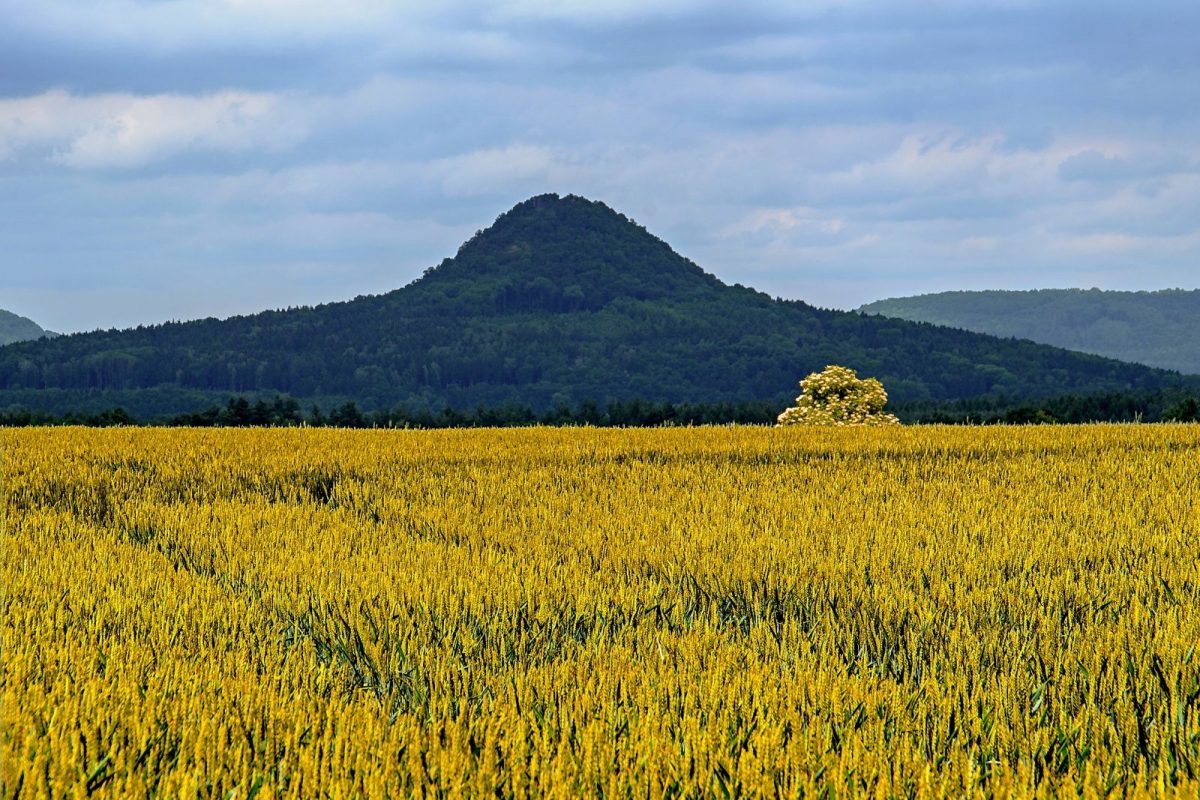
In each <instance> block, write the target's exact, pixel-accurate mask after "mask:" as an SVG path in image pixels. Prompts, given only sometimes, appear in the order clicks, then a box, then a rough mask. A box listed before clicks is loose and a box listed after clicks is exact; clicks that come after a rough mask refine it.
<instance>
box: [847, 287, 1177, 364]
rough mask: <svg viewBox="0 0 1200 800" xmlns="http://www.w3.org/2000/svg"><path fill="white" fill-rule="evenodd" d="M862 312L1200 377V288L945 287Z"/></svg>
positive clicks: (885, 301) (868, 308)
mask: <svg viewBox="0 0 1200 800" xmlns="http://www.w3.org/2000/svg"><path fill="white" fill-rule="evenodd" d="M859 311H861V312H863V313H866V314H881V315H883V316H885V317H895V318H898V319H906V320H914V321H920V322H932V323H934V324H936V325H949V326H951V327H955V328H961V329H963V330H968V331H977V332H979V333H989V334H992V335H994V336H1016V337H1019V338H1022V339H1029V340H1031V341H1034V342H1041V343H1043V344H1050V345H1054V346H1056V347H1064V348H1066V349H1068V350H1078V351H1080V352H1083V353H1094V354H1096V355H1101V356H1108V357H1109V358H1116V359H1120V360H1121V361H1133V362H1137V363H1140V364H1148V365H1150V366H1153V367H1161V368H1163V369H1173V370H1178V371H1180V372H1183V373H1188V374H1193V375H1196V374H1200V290H1191V291H1188V290H1183V289H1164V290H1161V291H1155V292H1116V291H1102V290H1100V289H1087V290H1085V289H1038V290H1034V291H982V292H941V293H938V294H924V295H917V296H914V297H898V298H892V299H888V300H880V301H878V302H875V303H868V304H867V305H865V306H863V307H861V308H860V309H859Z"/></svg>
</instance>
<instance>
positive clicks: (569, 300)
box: [0, 194, 1179, 418]
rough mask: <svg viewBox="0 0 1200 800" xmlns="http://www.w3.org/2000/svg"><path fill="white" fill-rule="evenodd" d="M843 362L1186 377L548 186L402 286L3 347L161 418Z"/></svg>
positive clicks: (508, 396)
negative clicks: (777, 276) (866, 300)
mask: <svg viewBox="0 0 1200 800" xmlns="http://www.w3.org/2000/svg"><path fill="white" fill-rule="evenodd" d="M827 364H843V365H846V366H849V367H852V368H854V369H857V370H858V371H859V373H860V374H862V375H864V376H874V377H878V378H879V379H881V380H882V381H883V382H884V385H885V386H886V387H887V389H888V391H889V393H890V394H891V396H892V397H893V399H895V400H898V401H926V400H929V401H941V400H952V399H962V398H974V397H979V396H981V395H988V394H991V395H996V394H999V395H1004V396H1007V397H1047V396H1052V395H1061V394H1064V393H1070V392H1077V393H1089V392H1115V391H1125V390H1128V389H1135V388H1136V389H1154V388H1158V387H1162V386H1167V385H1173V384H1175V383H1176V382H1178V381H1179V376H1178V375H1175V374H1173V373H1168V372H1164V371H1160V370H1154V369H1150V368H1148V367H1143V366H1137V365H1131V364H1124V363H1120V362H1117V361H1112V360H1108V359H1103V358H1099V357H1096V356H1089V355H1081V354H1078V353H1070V352H1067V351H1064V350H1059V349H1055V348H1052V347H1047V346H1043V345H1035V344H1031V343H1028V342H1016V341H1011V340H1001V339H996V338H993V337H989V336H984V335H981V334H976V333H966V332H962V331H955V330H950V329H947V328H938V327H934V326H931V325H924V324H917V323H911V322H903V321H898V320H885V319H878V318H873V317H866V316H862V315H860V314H855V313H851V312H844V311H827V310H821V309H817V308H814V307H812V306H810V305H807V304H805V303H802V302H796V301H782V300H775V299H772V298H770V297H768V296H767V295H765V294H762V293H761V292H757V291H754V290H753V289H749V288H746V287H742V286H729V285H726V284H725V283H722V282H721V281H720V280H718V279H717V278H716V277H714V276H713V275H711V274H708V273H706V272H704V270H702V269H701V268H700V267H698V266H697V265H696V264H694V263H693V262H691V261H689V260H688V259H686V258H684V257H682V256H680V255H679V254H677V253H676V252H675V251H674V250H672V249H671V248H670V246H669V245H667V244H666V242H664V241H662V240H661V239H659V238H657V237H655V236H653V235H652V234H650V233H649V232H647V231H646V229H645V228H643V227H641V226H640V225H638V224H636V223H634V222H633V221H632V220H630V219H628V218H627V217H625V216H623V215H621V214H619V213H617V212H615V211H613V210H612V209H611V208H609V207H608V206H606V205H604V204H603V203H599V202H595V201H591V200H587V199H585V198H582V197H576V196H566V197H559V196H558V195H553V194H547V195H540V196H538V197H534V198H531V199H529V200H526V201H524V202H522V203H519V204H517V205H516V206H515V207H513V208H512V209H511V210H509V211H507V212H505V213H503V214H501V215H500V216H499V217H498V218H497V219H496V221H495V223H494V224H493V225H491V226H490V227H489V228H487V229H486V230H483V231H480V232H479V233H477V234H476V235H475V236H473V237H472V238H471V239H470V240H469V241H467V242H466V243H464V244H463V245H462V246H461V247H460V248H459V249H458V252H457V254H456V255H455V256H454V257H453V258H448V259H446V260H444V261H442V262H441V263H440V264H439V265H437V266H436V267H434V268H431V269H429V270H427V271H426V273H425V274H424V275H423V276H422V277H421V278H419V279H418V280H416V281H414V282H412V283H411V284H409V285H408V286H405V287H404V288H402V289H397V290H395V291H392V292H388V293H387V294H383V295H377V296H370V297H359V298H357V299H355V300H351V301H348V302H339V303H330V304H327V305H322V306H317V307H315V308H299V309H289V310H286V311H265V312H262V313H259V314H253V315H250V316H243V317H233V318H230V319H227V320H216V319H206V320H198V321H194V322H184V323H170V324H165V325H155V326H148V327H141V328H137V329H134V330H126V331H97V332H94V333H86V334H75V335H71V336H66V337H62V338H59V339H55V340H52V341H40V342H27V343H20V344H13V345H9V346H7V347H4V348H0V408H5V407H12V406H21V407H26V408H35V409H41V410H46V411H53V412H61V411H63V410H67V409H80V410H85V409H102V408H110V407H113V406H117V405H120V406H123V407H125V408H126V409H127V410H128V411H130V412H131V413H134V414H135V415H137V416H139V417H141V418H147V417H152V416H154V415H165V414H174V413H180V412H184V411H192V410H195V409H196V408H197V407H199V406H202V405H206V404H208V403H211V402H221V401H222V400H223V399H224V398H226V397H228V396H229V395H230V394H236V393H260V394H269V393H276V392H278V393H284V394H288V395H290V396H292V397H294V398H297V399H299V400H301V401H303V402H320V403H322V404H326V403H331V402H335V401H336V402H341V401H344V400H353V401H355V402H356V403H358V404H359V405H360V407H361V408H363V409H380V408H395V407H397V406H406V407H409V408H414V407H426V408H435V407H442V406H446V405H449V406H451V407H453V408H460V409H462V408H475V407H477V406H486V407H499V406H503V405H510V404H511V405H517V404H519V405H527V406H530V407H532V408H534V409H546V408H550V407H555V406H557V405H560V404H572V405H573V404H577V403H581V402H583V401H589V400H592V401H596V402H599V403H605V402H608V401H612V400H630V399H635V398H636V399H642V400H648V401H656V402H661V401H671V402H689V403H709V404H711V403H726V402H729V403H734V402H742V401H754V400H762V401H772V402H779V403H780V404H782V403H784V402H786V401H788V400H790V399H791V398H792V397H793V396H794V395H795V393H796V381H797V380H798V379H799V378H800V377H802V376H803V375H805V374H807V373H808V372H811V371H814V370H819V369H821V368H823V367H824V366H825V365H827ZM326 407H328V406H326ZM781 407H782V405H781Z"/></svg>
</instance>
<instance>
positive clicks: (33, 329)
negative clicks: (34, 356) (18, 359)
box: [0, 308, 58, 345]
mask: <svg viewBox="0 0 1200 800" xmlns="http://www.w3.org/2000/svg"><path fill="white" fill-rule="evenodd" d="M43 336H50V337H54V336H58V334H57V333H52V332H50V331H48V330H45V329H43V328H42V326H41V325H38V324H37V323H36V322H34V321H33V320H31V319H29V318H28V317H22V316H20V315H18V314H14V313H13V312H11V311H5V310H4V309H2V308H0V345H6V344H12V343H13V342H26V341H29V340H31V339H40V338H41V337H43Z"/></svg>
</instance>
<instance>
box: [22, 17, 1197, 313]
mask: <svg viewBox="0 0 1200 800" xmlns="http://www.w3.org/2000/svg"><path fill="white" fill-rule="evenodd" d="M1197 31H1200V3H1197V2H1196V0H1178V1H1171V0H1165V1H1163V2H1158V1H1156V0H1144V1H1142V2H1137V3H1135V2H1127V1H1126V0H1122V1H1121V2H1111V1H1110V0H1087V2H1071V1H1069V0H1063V1H1062V2H1057V1H1055V0H1044V1H1043V2H1016V1H1013V0H943V1H941V2H938V1H937V0H930V1H929V2H911V3H910V2H899V0H863V1H862V2H856V1H855V0H815V2H807V1H806V2H804V3H799V2H794V1H793V0H787V1H786V2H766V1H764V2H745V3H729V2H684V1H683V0H662V2H645V0H580V1H579V2H561V1H560V0H512V1H511V2H495V3H482V2H468V1H467V0H443V1H442V2H436V3H435V2H419V3H399V2H374V0H339V2H337V3H330V2H324V1H323V0H203V1H202V0H154V1H153V2H139V1H138V0H117V1H111V0H90V1H88V2H84V1H82V0H80V1H79V2H67V1H66V0H38V1H37V2H29V1H28V0H0V308H7V309H10V310H13V311H16V312H18V313H21V314H24V315H26V316H29V317H32V318H33V319H35V320H37V321H38V322H40V323H42V324H43V325H45V326H47V327H50V328H52V329H57V330H64V331H73V330H87V329H92V328H96V327H110V326H127V325H134V324H138V323H143V322H146V323H149V322H157V321H163V320H167V319H186V318H192V317H200V316H227V315H229V314H235V313H243V312H249V311H254V310H259V309H262V308H268V307H285V306H290V305H300V304H307V303H316V302H321V301H325V300H333V299H344V298H349V297H353V296H355V295H358V294H362V293H374V292H381V291H386V290H388V289H392V288H395V287H398V286H401V285H403V284H405V283H407V282H409V281H410V280H412V279H413V278H414V277H416V276H418V275H419V274H420V273H421V271H422V270H423V269H425V268H426V267H428V266H430V265H433V264H435V263H437V262H438V261H439V260H441V259H442V258H443V257H445V256H448V255H452V254H453V253H454V251H455V250H456V249H457V247H458V245H459V244H460V243H461V242H462V240H463V239H465V238H466V237H467V236H469V235H470V234H471V233H472V232H473V231H475V230H476V229H477V228H481V227H485V226H486V225H488V224H490V222H491V221H492V220H493V219H494V218H495V217H496V216H497V215H498V214H499V213H501V212H502V211H504V210H505V209H507V208H509V207H510V206H512V205H513V204H514V203H516V202H518V201H520V200H522V199H524V198H525V197H528V196H530V195H533V194H538V193H542V192H548V191H553V192H559V193H577V194H583V195H585V196H587V197H590V198H594V199H599V200H603V201H605V202H607V203H608V204H609V205H611V206H613V207H614V208H616V209H618V210H620V211H622V212H624V213H626V214H628V215H629V216H631V217H633V218H634V219H636V220H638V221H639V222H641V223H642V224H644V225H645V226H646V227H647V228H649V229H650V230H651V231H652V232H654V233H656V234H657V235H659V236H661V237H663V238H664V239H666V240H667V241H668V242H670V243H671V244H672V245H673V246H674V247H675V249H677V250H678V251H680V252H681V253H683V254H684V255H686V256H688V257H690V258H692V259H693V260H695V261H696V262H698V263H699V264H700V265H701V266H703V267H704V268H705V269H707V270H708V271H710V272H713V273H715V274H717V275H718V276H719V277H721V278H723V279H724V280H726V281H728V282H731V283H732V282H740V283H745V284H749V285H752V286H755V287H757V288H760V289H762V290H764V291H767V292H769V293H771V294H776V295H782V296H785V297H794V298H801V299H805V300H808V301H810V302H814V303H816V304H818V305H823V306H832V307H841V308H849V307H855V306H857V305H859V304H861V303H863V302H867V301H870V300H874V299H878V298H880V297H886V296H892V295H900V294H914V293H919V292H928V291H938V290H945V289H960V288H1034V287H1053V286H1084V287H1091V286H1099V287H1102V288H1113V289H1155V288H1164V287H1175V286H1181V287H1185V288H1196V287H1197V286H1200V257H1198V256H1200V48H1198V47H1197V46H1196V32H1197Z"/></svg>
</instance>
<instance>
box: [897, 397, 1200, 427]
mask: <svg viewBox="0 0 1200 800" xmlns="http://www.w3.org/2000/svg"><path fill="white" fill-rule="evenodd" d="M893 410H894V412H895V413H896V415H897V416H899V417H900V419H901V420H903V421H904V422H909V423H921V424H942V425H997V424H1001V425H1003V424H1007V425H1030V424H1040V423H1044V424H1055V423H1060V424H1065V425H1076V424H1082V423H1085V422H1200V401H1198V400H1197V395H1196V394H1194V393H1190V392H1188V391H1186V390H1182V389H1156V390H1143V391H1132V392H1113V393H1108V394H1096V395H1074V394H1069V395H1062V396H1059V397H1051V398H1048V399H1046V400H1037V401H1030V400H1028V399H1025V400H1022V399H1018V398H1006V397H979V398H971V399H968V400H954V401H950V402H942V403H909V404H903V405H900V406H897V407H896V408H894V409H893Z"/></svg>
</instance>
